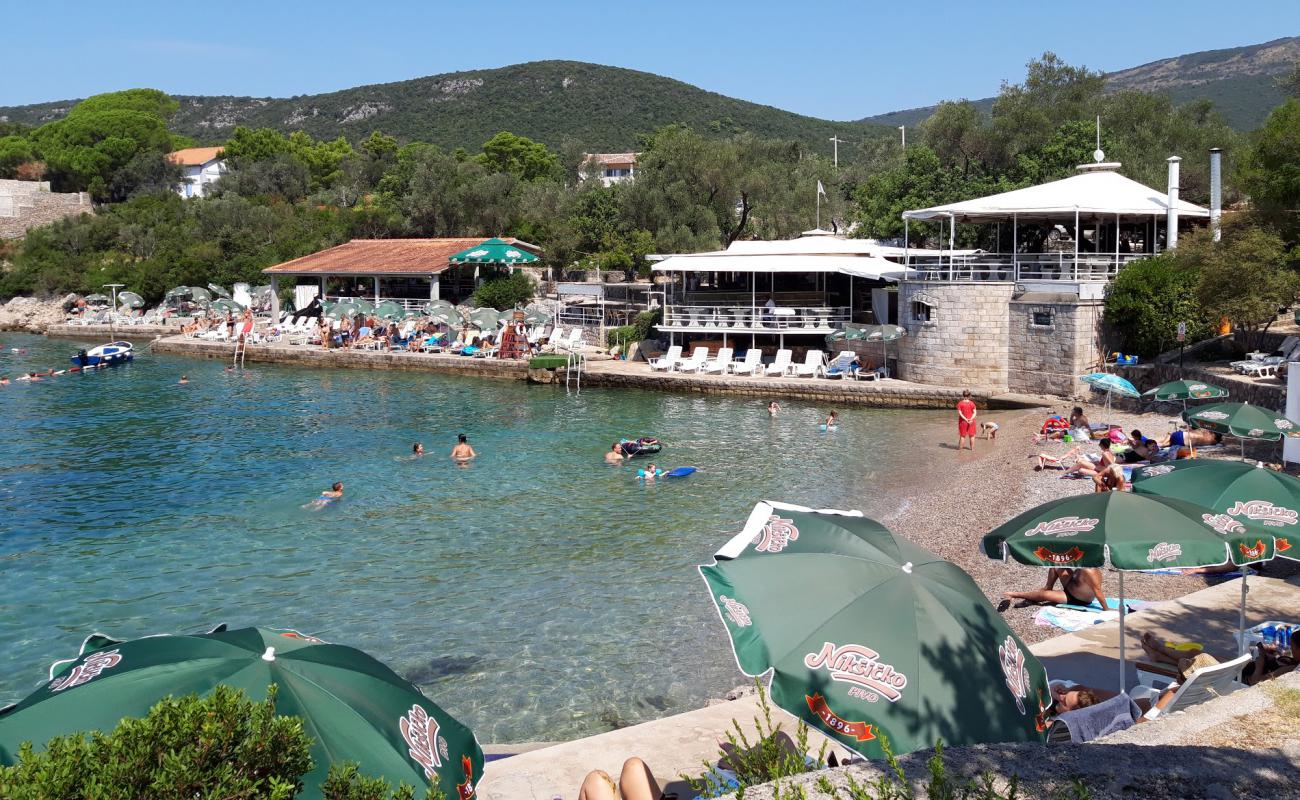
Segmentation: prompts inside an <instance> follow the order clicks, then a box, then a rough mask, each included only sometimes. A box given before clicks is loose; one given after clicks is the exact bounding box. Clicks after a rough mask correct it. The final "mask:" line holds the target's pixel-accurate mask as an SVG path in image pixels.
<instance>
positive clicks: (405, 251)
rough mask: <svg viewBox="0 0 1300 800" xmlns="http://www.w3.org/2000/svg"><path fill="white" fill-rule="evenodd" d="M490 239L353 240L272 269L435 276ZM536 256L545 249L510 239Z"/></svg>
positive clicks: (280, 271) (276, 272)
mask: <svg viewBox="0 0 1300 800" xmlns="http://www.w3.org/2000/svg"><path fill="white" fill-rule="evenodd" d="M486 239H487V237H483V236H474V237H468V238H461V239H353V240H352V241H350V242H347V243H346V244H341V245H338V246H337V247H331V248H329V249H328V250H321V251H320V252H318V253H312V254H311V255H307V256H303V257H302V258H295V259H294V260H292V261H286V262H284V263H283V264H276V265H275V266H274V267H268V268H267V269H264V270H262V272H265V273H268V274H272V275H431V274H433V273H437V272H442V271H443V270H445V269H447V267H449V266H450V265H449V264H448V263H447V259H448V258H450V257H451V256H454V255H455V254H457V253H459V252H460V251H461V250H468V249H469V248H471V247H473V246H475V245H477V244H481V243H482V242H484V241H486ZM504 241H506V242H509V243H510V244H512V245H515V246H516V247H519V248H521V249H523V250H527V251H529V252H530V253H533V254H535V255H536V254H540V253H541V252H542V249H541V248H540V247H538V246H537V245H535V244H530V243H528V242H525V241H523V240H521V239H513V238H506V239H504Z"/></svg>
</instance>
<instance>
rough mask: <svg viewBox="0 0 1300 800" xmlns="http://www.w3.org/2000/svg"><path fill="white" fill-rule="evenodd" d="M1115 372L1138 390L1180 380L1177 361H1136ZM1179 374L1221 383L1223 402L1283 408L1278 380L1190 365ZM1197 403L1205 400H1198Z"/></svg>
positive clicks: (1131, 403) (1281, 389)
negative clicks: (1256, 379) (1252, 378)
mask: <svg viewBox="0 0 1300 800" xmlns="http://www.w3.org/2000/svg"><path fill="white" fill-rule="evenodd" d="M1115 373H1116V374H1117V375H1120V376H1122V377H1124V378H1127V379H1128V380H1129V381H1131V382H1132V383H1133V385H1134V386H1136V387H1137V390H1138V391H1139V392H1145V391H1146V390H1148V389H1154V388H1155V387H1157V386H1159V385H1160V384H1162V383H1168V382H1169V381H1176V380H1179V379H1180V375H1179V369H1178V365H1177V364H1137V365H1135V366H1130V367H1117V368H1116V369H1115ZM1181 377H1182V378H1186V379H1187V380H1193V381H1205V382H1206V383H1212V384H1214V385H1216V386H1222V387H1223V388H1225V389H1227V390H1228V397H1227V399H1226V400H1225V401H1223V402H1230V403H1250V404H1251V405H1253V406H1260V407H1262V408H1267V409H1269V410H1272V411H1285V410H1286V386H1285V385H1283V384H1281V383H1255V382H1253V381H1247V380H1239V379H1237V378H1235V377H1233V376H1232V375H1227V374H1224V373H1221V372H1210V371H1209V370H1205V369H1199V368H1197V367H1194V366H1188V367H1185V368H1184V369H1183V370H1182V375H1181ZM1126 402H1127V403H1129V404H1130V405H1134V404H1136V403H1137V402H1138V401H1136V400H1129V401H1126ZM1144 402H1145V401H1144ZM1200 402H1202V403H1204V402H1207V401H1204V400H1202V401H1200ZM1115 406H1116V407H1117V408H1118V407H1120V403H1119V402H1118V398H1116V402H1115Z"/></svg>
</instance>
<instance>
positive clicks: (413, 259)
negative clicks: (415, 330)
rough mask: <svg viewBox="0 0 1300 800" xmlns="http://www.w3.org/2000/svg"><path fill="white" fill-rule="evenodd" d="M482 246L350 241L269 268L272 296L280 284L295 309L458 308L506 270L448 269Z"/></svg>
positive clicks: (454, 241)
mask: <svg viewBox="0 0 1300 800" xmlns="http://www.w3.org/2000/svg"><path fill="white" fill-rule="evenodd" d="M503 241H505V242H506V243H508V244H510V245H512V246H514V247H517V248H519V249H520V250H522V251H525V252H527V253H531V254H532V255H534V256H536V255H539V254H540V253H541V248H540V247H538V246H537V245H534V244H530V243H528V242H525V241H522V240H519V239H513V238H508V239H504V240H503ZM483 243H484V239H483V238H481V237H472V238H469V237H466V238H446V239H353V240H352V241H350V242H346V243H344V244H341V245H338V246H336V247H331V248H329V249H326V250H321V251H320V252H317V253H312V254H311V255H306V256H303V257H302V258H295V259H293V260H292V261H286V262H284V263H283V264H277V265H275V266H273V267H268V268H267V269H265V270H263V272H264V273H265V274H266V275H268V276H270V278H271V285H272V294H273V295H274V296H275V297H277V298H278V297H279V289H280V282H281V281H282V280H285V281H292V282H293V285H294V287H295V289H294V304H295V307H297V308H303V307H305V306H306V305H307V303H310V302H311V299H312V298H313V297H316V296H320V297H321V298H322V299H325V300H338V299H340V298H363V299H365V300H369V301H371V302H373V303H375V304H376V305H378V304H379V303H381V302H383V301H385V300H392V301H394V302H396V303H398V304H399V305H401V306H403V307H404V308H407V309H410V310H413V311H414V310H418V309H420V308H421V307H422V306H423V305H424V304H425V303H428V302H429V301H430V300H438V299H446V300H450V301H451V302H453V303H461V302H464V301H466V300H468V299H469V296H470V295H471V294H473V293H474V289H475V288H477V286H478V285H479V284H480V283H482V282H483V281H484V280H487V279H489V278H492V277H495V276H497V275H498V274H500V275H504V274H505V273H506V270H507V269H508V268H506V267H500V266H494V265H490V264H453V263H451V261H450V259H451V257H452V256H454V255H456V254H458V253H461V252H463V251H465V250H469V249H470V248H473V247H476V246H478V245H480V244H483Z"/></svg>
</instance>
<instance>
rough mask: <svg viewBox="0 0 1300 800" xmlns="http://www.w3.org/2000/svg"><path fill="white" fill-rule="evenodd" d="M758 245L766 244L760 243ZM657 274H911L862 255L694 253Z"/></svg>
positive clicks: (668, 262) (670, 261)
mask: <svg viewBox="0 0 1300 800" xmlns="http://www.w3.org/2000/svg"><path fill="white" fill-rule="evenodd" d="M758 244H763V243H762V242H759V243H758ZM654 271H655V272H754V273H764V274H775V273H780V272H838V273H840V274H843V275H852V276H853V277H855V278H871V279H880V280H890V281H896V280H898V279H899V278H902V277H904V276H905V275H906V274H907V273H908V271H909V270H907V269H906V268H905V267H903V266H902V265H901V264H896V263H894V262H893V261H886V260H885V259H883V258H875V257H873V256H859V255H807V254H805V255H746V254H740V253H732V252H731V251H730V250H727V251H724V252H720V253H692V254H689V255H680V256H669V257H668V258H666V259H664V260H663V261H660V262H659V263H657V264H655V265H654Z"/></svg>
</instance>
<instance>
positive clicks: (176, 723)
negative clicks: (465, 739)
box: [0, 685, 443, 800]
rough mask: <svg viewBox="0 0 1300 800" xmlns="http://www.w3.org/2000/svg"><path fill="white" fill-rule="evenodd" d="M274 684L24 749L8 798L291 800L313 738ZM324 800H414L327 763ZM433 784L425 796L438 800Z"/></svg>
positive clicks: (175, 702)
mask: <svg viewBox="0 0 1300 800" xmlns="http://www.w3.org/2000/svg"><path fill="white" fill-rule="evenodd" d="M275 694H276V687H275V686H274V685H272V686H270V687H269V688H268V690H267V696H266V699H265V700H264V701H262V702H258V703H255V702H253V701H251V700H249V699H247V698H246V697H245V696H244V693H243V692H241V691H239V690H238V689H232V688H230V687H228V686H218V687H217V688H216V689H215V690H214V691H213V692H212V694H210V695H208V696H207V697H202V698H201V697H199V696H197V695H187V696H185V697H181V698H172V697H168V698H165V699H163V700H161V701H159V702H158V704H157V705H155V706H154V707H153V708H152V709H150V710H149V713H148V714H146V715H145V716H144V717H143V718H141V719H129V718H128V719H123V720H122V721H121V722H120V723H118V726H117V727H116V728H114V729H113V730H112V731H110V732H109V733H101V732H94V733H91V734H82V733H74V734H69V735H67V736H57V737H55V738H53V739H51V740H50V741H49V742H48V743H47V744H46V746H45V749H44V750H43V751H42V752H40V753H37V752H35V751H34V750H33V748H32V746H31V743H30V742H27V743H24V744H23V746H22V748H21V749H20V751H19V753H18V763H16V764H14V765H13V766H11V767H4V766H0V797H3V798H5V799H6V800H90V798H94V800H171V798H177V797H220V798H228V799H229V800H289V799H290V798H292V797H294V796H295V795H297V794H298V792H299V791H301V790H302V776H303V775H304V774H306V773H307V772H308V771H309V770H311V769H312V760H311V754H310V748H311V742H312V740H311V737H310V736H308V735H307V733H306V731H304V730H303V725H302V720H300V719H298V718H296V717H288V716H280V715H277V714H276V713H275ZM322 795H323V796H324V798H325V800H389V798H390V796H391V798H392V800H413V798H414V796H415V795H414V791H413V790H412V789H411V788H410V787H409V786H405V785H403V786H401V787H398V789H397V790H395V791H393V792H392V793H391V795H390V792H389V787H388V783H387V781H385V780H384V779H382V778H366V777H364V776H362V775H360V774H359V773H358V771H357V768H356V765H355V764H335V765H331V767H330V772H329V776H328V777H327V778H326V781H325V783H324V784H323V786H322ZM442 796H443V795H442V791H441V789H440V788H435V791H434V792H431V793H430V794H429V795H427V798H428V800H437V798H441V797H442Z"/></svg>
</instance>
